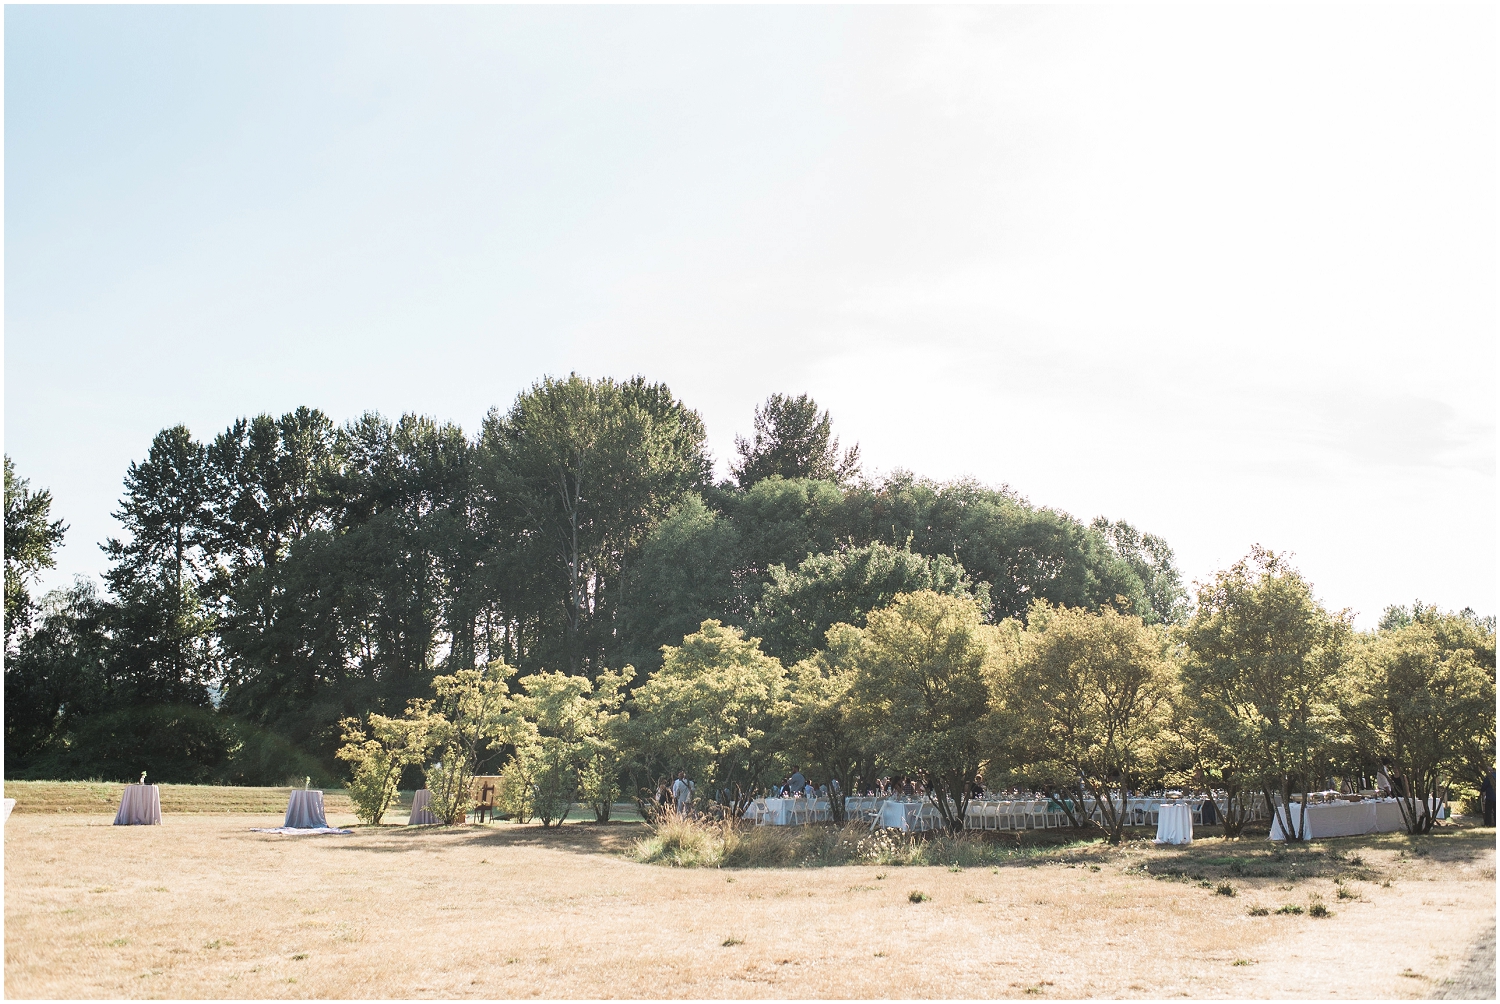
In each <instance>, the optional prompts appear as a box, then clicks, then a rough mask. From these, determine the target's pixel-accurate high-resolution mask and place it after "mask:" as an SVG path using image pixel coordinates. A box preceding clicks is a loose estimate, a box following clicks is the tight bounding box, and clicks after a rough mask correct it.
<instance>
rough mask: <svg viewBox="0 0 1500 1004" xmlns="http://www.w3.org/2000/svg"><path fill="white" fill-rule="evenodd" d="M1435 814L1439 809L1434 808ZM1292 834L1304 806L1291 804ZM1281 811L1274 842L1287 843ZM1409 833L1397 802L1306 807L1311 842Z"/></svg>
mask: <svg viewBox="0 0 1500 1004" xmlns="http://www.w3.org/2000/svg"><path fill="white" fill-rule="evenodd" d="M1433 808H1434V811H1436V806H1434V807H1433ZM1287 811H1289V812H1290V815H1289V817H1288V818H1289V819H1290V821H1291V827H1292V829H1293V830H1295V829H1296V828H1297V821H1298V820H1299V819H1300V818H1301V815H1302V806H1301V804H1299V803H1295V802H1294V803H1292V804H1291V805H1290V806H1288V807H1287ZM1282 815H1283V812H1282V811H1278V812H1277V813H1276V818H1275V820H1273V821H1272V823H1271V839H1272V840H1285V839H1286V834H1285V833H1283V832H1282V829H1281V817H1282ZM1404 829H1406V820H1404V819H1403V818H1402V817H1401V806H1400V805H1399V804H1398V803H1397V802H1396V801H1395V800H1394V799H1391V800H1380V801H1366V802H1328V803H1325V804H1322V805H1310V806H1308V807H1307V832H1306V834H1305V835H1306V836H1307V838H1308V839H1310V840H1311V839H1318V840H1321V839H1322V838H1324V837H1355V836H1359V835H1360V834H1362V833H1396V832H1399V831H1401V830H1404Z"/></svg>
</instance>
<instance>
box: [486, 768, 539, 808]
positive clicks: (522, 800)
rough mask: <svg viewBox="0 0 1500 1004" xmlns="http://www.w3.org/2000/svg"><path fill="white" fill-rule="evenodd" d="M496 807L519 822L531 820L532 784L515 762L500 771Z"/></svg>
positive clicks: (496, 788)
mask: <svg viewBox="0 0 1500 1004" xmlns="http://www.w3.org/2000/svg"><path fill="white" fill-rule="evenodd" d="M495 808H496V809H497V810H499V813H500V815H502V816H507V817H509V818H511V819H514V820H515V821H516V822H518V823H529V822H531V815H532V792H531V784H530V783H529V782H528V781H527V780H526V777H525V775H524V774H523V773H522V772H521V770H520V769H519V768H518V767H517V766H516V764H515V763H514V762H512V763H509V764H506V765H505V767H504V768H503V769H501V771H500V783H499V784H497V785H496V786H495Z"/></svg>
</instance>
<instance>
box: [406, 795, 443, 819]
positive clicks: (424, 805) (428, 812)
mask: <svg viewBox="0 0 1500 1004" xmlns="http://www.w3.org/2000/svg"><path fill="white" fill-rule="evenodd" d="M437 821H438V819H437V816H435V815H433V813H432V792H430V791H428V790H427V789H426V788H423V789H422V790H421V791H419V792H417V793H416V794H415V795H413V796H412V797H411V818H410V819H408V820H407V821H406V825H407V826H420V825H422V824H424V823H436V822H437Z"/></svg>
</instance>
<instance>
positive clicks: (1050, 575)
mask: <svg viewBox="0 0 1500 1004" xmlns="http://www.w3.org/2000/svg"><path fill="white" fill-rule="evenodd" d="M843 510H844V512H843V519H842V527H843V529H842V530H841V533H842V534H845V535H848V536H850V537H852V538H853V539H854V540H855V541H856V542H866V541H872V540H886V541H890V542H891V543H892V544H896V543H900V542H903V541H908V540H909V546H910V547H911V549H912V550H913V551H916V552H917V553H919V554H931V555H937V554H947V555H952V556H953V559H954V560H955V561H957V562H959V563H961V564H962V565H963V567H964V569H965V570H967V572H968V574H969V575H970V576H972V577H973V578H974V580H975V581H976V582H982V583H986V584H988V585H989V587H990V594H989V599H990V607H989V609H988V610H987V611H986V620H988V621H991V622H993V623H998V622H1000V621H1002V620H1004V619H1005V618H1007V617H1016V618H1023V617H1025V615H1026V611H1027V608H1028V607H1029V605H1030V603H1031V601H1032V600H1033V599H1043V600H1046V601H1047V602H1049V603H1052V604H1055V605H1058V606H1069V607H1084V608H1086V609H1089V610H1097V609H1099V607H1101V606H1104V605H1115V604H1116V603H1117V602H1118V597H1121V596H1123V597H1125V599H1126V608H1127V609H1128V610H1129V611H1130V612H1133V613H1136V614H1139V615H1141V616H1149V615H1150V613H1151V605H1150V601H1149V600H1148V598H1147V596H1146V592H1145V588H1144V587H1143V585H1142V583H1141V580H1140V579H1139V577H1138V576H1137V575H1136V573H1135V572H1134V571H1133V570H1132V568H1131V565H1130V563H1129V562H1128V561H1127V560H1125V558H1123V557H1121V555H1120V554H1119V553H1118V552H1117V551H1116V550H1115V548H1114V546H1112V544H1111V542H1110V540H1109V539H1108V538H1106V536H1105V535H1104V534H1103V533H1101V532H1100V531H1098V530H1096V529H1094V528H1091V527H1088V526H1085V525H1083V524H1082V523H1080V522H1079V521H1078V520H1076V519H1074V518H1073V517H1071V516H1069V515H1067V514H1066V513H1061V512H1057V511H1056V510H1053V509H1046V508H1038V507H1036V506H1034V505H1032V504H1031V503H1030V502H1028V501H1027V500H1026V499H1024V498H1022V497H1020V496H1019V495H1017V494H1016V493H1015V492H1013V491H1011V490H1010V489H1009V488H1006V487H1003V486H1002V487H1000V488H988V487H986V486H984V485H981V484H979V483H977V482H975V481H970V480H962V481H954V482H950V483H948V484H941V485H940V484H937V483H936V482H933V481H929V480H925V479H919V478H917V477H915V476H914V475H912V474H909V473H906V472H897V473H895V474H893V475H892V476H891V477H890V478H888V479H887V480H886V481H884V482H882V483H880V484H877V485H861V486H859V487H857V488H854V489H851V490H850V491H849V493H848V496H847V498H846V499H845V501H844V505H843ZM815 550H818V551H826V550H830V548H829V547H820V548H817V549H815ZM799 557H800V556H799ZM1167 560H1168V561H1170V559H1167Z"/></svg>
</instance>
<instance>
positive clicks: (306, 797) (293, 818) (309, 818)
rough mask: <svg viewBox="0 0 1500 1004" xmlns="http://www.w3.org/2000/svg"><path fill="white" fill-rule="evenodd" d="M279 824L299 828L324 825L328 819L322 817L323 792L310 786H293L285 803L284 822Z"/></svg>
mask: <svg viewBox="0 0 1500 1004" xmlns="http://www.w3.org/2000/svg"><path fill="white" fill-rule="evenodd" d="M281 825H282V826H290V827H294V828H296V829H299V830H304V829H313V828H316V827H320V826H322V827H326V826H327V825H328V820H326V819H324V818H323V793H322V792H321V791H314V790H312V789H310V788H294V789H293V790H292V797H291V798H290V799H288V801H287V803H286V822H284V823H282V824H281Z"/></svg>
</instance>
